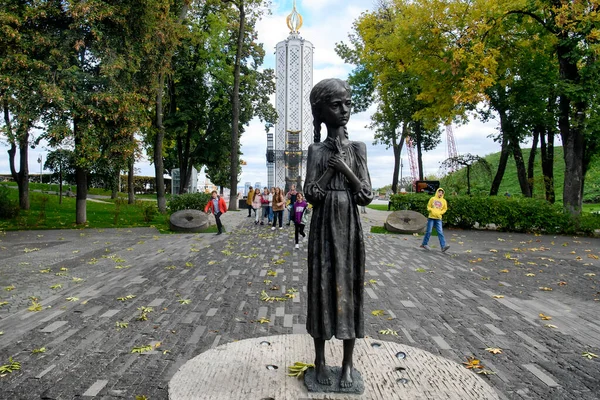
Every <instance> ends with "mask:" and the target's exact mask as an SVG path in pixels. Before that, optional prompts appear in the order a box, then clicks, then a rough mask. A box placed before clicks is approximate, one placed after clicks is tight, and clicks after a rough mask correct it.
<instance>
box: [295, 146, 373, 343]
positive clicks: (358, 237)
mask: <svg viewBox="0 0 600 400" xmlns="http://www.w3.org/2000/svg"><path fill="white" fill-rule="evenodd" d="M342 150H343V151H344V153H345V156H344V161H345V162H346V164H347V165H348V167H350V169H351V170H352V171H353V172H354V174H355V175H356V176H357V178H358V179H359V180H360V182H361V188H360V190H359V191H358V192H357V193H353V192H352V190H351V189H350V185H349V183H348V181H347V180H346V177H345V176H344V175H343V174H342V173H340V172H336V174H335V175H334V176H333V178H332V179H331V180H330V181H329V183H328V184H327V185H326V186H325V187H324V188H322V187H319V185H318V184H317V181H318V180H319V178H321V176H322V175H323V174H324V173H325V171H326V170H327V163H328V161H329V159H330V158H331V157H332V156H333V155H334V154H335V152H336V147H335V146H334V142H333V141H332V140H330V139H326V140H325V141H323V142H322V143H314V144H312V145H310V147H309V148H308V160H307V172H306V184H305V196H306V199H307V200H308V202H309V203H311V204H312V206H313V213H312V219H311V223H310V234H309V238H308V299H307V301H308V312H307V320H306V329H307V331H308V333H309V334H310V335H311V336H312V337H314V338H319V339H324V340H328V339H331V337H332V336H335V337H336V338H338V339H342V340H343V339H355V338H361V337H364V318H363V310H362V308H363V292H364V276H365V244H364V240H363V234H362V227H361V223H360V215H359V212H358V207H357V205H360V206H363V205H364V206H366V205H368V204H369V203H371V201H372V200H373V194H372V191H371V178H370V177H369V171H368V170H367V151H366V146H365V144H364V143H362V142H350V143H349V144H348V145H347V146H346V148H343V149H342Z"/></svg>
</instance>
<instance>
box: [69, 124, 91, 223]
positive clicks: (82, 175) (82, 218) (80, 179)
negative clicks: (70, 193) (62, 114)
mask: <svg viewBox="0 0 600 400" xmlns="http://www.w3.org/2000/svg"><path fill="white" fill-rule="evenodd" d="M81 135H82V133H81V132H80V126H79V119H78V118H74V119H73V136H74V137H75V154H77V153H78V149H79V148H80V147H81V142H82V140H81ZM75 186H76V187H77V197H76V201H75V223H76V224H77V225H82V224H85V223H86V221H87V204H86V201H87V190H88V188H87V171H86V170H85V169H84V168H83V167H81V166H79V165H76V166H75Z"/></svg>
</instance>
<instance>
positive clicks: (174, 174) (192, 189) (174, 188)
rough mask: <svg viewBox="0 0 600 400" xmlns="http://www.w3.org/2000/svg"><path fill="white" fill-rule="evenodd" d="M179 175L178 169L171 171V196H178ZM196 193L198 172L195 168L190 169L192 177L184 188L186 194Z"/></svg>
mask: <svg viewBox="0 0 600 400" xmlns="http://www.w3.org/2000/svg"><path fill="white" fill-rule="evenodd" d="M180 177H181V174H180V173H179V168H174V169H172V170H171V178H172V184H171V194H179V185H180V183H179V182H180V180H181V178H180ZM197 192H198V171H197V170H196V168H192V176H191V178H190V182H189V183H188V186H187V188H186V193H197Z"/></svg>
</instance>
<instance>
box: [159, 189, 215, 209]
mask: <svg viewBox="0 0 600 400" xmlns="http://www.w3.org/2000/svg"><path fill="white" fill-rule="evenodd" d="M210 199H211V194H210V193H184V194H180V195H178V196H173V198H171V200H169V202H168V203H167V206H168V207H169V212H171V213H174V212H175V211H180V210H200V211H203V210H204V207H205V206H206V204H207V203H208V202H209V201H210Z"/></svg>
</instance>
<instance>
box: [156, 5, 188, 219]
mask: <svg viewBox="0 0 600 400" xmlns="http://www.w3.org/2000/svg"><path fill="white" fill-rule="evenodd" d="M190 4H191V1H184V3H183V7H182V8H181V11H180V12H179V17H178V18H177V25H180V24H181V23H183V20H184V19H185V16H186V14H187V12H188V10H189V8H190ZM160 68H164V65H161V66H160ZM157 81H158V87H157V88H156V114H155V119H154V127H155V129H156V138H155V139H154V154H153V158H154V173H155V175H156V177H155V182H156V200H157V206H158V211H159V212H160V213H162V214H165V213H166V212H167V199H166V197H165V178H164V173H165V165H164V162H163V157H162V151H163V142H164V139H165V127H164V125H163V91H164V86H165V74H164V72H163V71H161V72H159V74H158V79H157Z"/></svg>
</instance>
